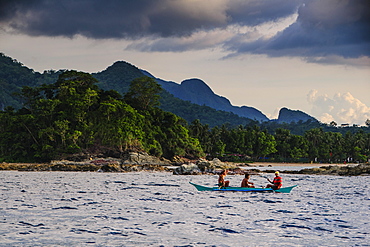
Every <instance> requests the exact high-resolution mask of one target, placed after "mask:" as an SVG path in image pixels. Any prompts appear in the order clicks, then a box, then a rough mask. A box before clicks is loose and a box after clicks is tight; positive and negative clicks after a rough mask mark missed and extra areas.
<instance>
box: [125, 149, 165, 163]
mask: <svg viewBox="0 0 370 247" xmlns="http://www.w3.org/2000/svg"><path fill="white" fill-rule="evenodd" d="M130 164H135V165H144V164H152V165H161V166H169V165H171V164H172V163H171V161H169V160H167V159H165V158H158V157H155V156H150V155H149V154H147V153H144V152H130V153H127V154H124V155H123V158H122V165H130Z"/></svg>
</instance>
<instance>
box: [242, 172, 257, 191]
mask: <svg viewBox="0 0 370 247" xmlns="http://www.w3.org/2000/svg"><path fill="white" fill-rule="evenodd" d="M250 177H251V175H250V174H248V173H246V174H245V177H244V179H243V181H242V184H241V185H240V187H247V188H255V187H254V183H252V182H249V178H250Z"/></svg>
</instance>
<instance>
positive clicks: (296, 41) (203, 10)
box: [0, 0, 370, 63]
mask: <svg viewBox="0 0 370 247" xmlns="http://www.w3.org/2000/svg"><path fill="white" fill-rule="evenodd" d="M292 16H294V19H293V21H292V23H289V24H288V25H287V26H286V27H283V29H282V30H278V31H276V32H275V33H274V32H269V31H271V30H267V31H268V32H266V30H263V29H264V26H266V25H267V26H270V29H273V28H272V27H274V25H275V24H276V25H278V24H279V23H281V22H282V21H283V20H286V18H289V17H292ZM369 27H370V1H367V0H347V1H346V0H327V1H320V0H293V1H285V0H210V1H204V0H192V1H188V0H136V1H120V0H107V1H100V0H77V1H76V0H64V1H57V0H54V1H53V0H28V1H26V0H12V1H10V0H0V29H1V30H2V32H8V33H9V32H10V33H21V34H26V35H30V36H49V37H56V36H58V37H70V38H73V37H75V36H77V35H81V36H85V37H88V38H91V39H125V40H131V41H132V44H131V45H129V46H128V47H127V49H135V50H142V51H173V52H178V51H187V50H200V49H209V48H215V47H219V48H221V49H223V50H224V51H226V52H227V53H229V54H230V55H240V54H248V53H252V54H266V55H268V56H276V57H280V56H298V57H303V58H304V59H306V60H307V61H310V62H321V63H336V61H339V60H341V59H342V58H349V59H353V58H361V57H369V56H370V30H369ZM265 29H266V28H265ZM264 31H265V32H264ZM323 57H331V58H335V59H323ZM338 58H339V59H338ZM365 61H366V62H368V60H365ZM366 62H365V63H366Z"/></svg>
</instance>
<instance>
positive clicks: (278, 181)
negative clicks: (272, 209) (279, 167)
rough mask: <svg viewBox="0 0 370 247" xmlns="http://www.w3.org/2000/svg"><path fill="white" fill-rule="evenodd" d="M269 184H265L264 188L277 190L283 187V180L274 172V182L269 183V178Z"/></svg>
mask: <svg viewBox="0 0 370 247" xmlns="http://www.w3.org/2000/svg"><path fill="white" fill-rule="evenodd" d="M267 180H268V181H269V182H270V183H271V184H267V185H266V188H272V189H273V190H278V189H280V188H281V186H283V179H282V178H281V177H280V176H279V172H278V171H276V172H275V177H274V180H273V181H271V180H270V179H269V178H268V179H267Z"/></svg>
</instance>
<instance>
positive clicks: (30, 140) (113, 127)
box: [0, 56, 370, 162]
mask: <svg viewBox="0 0 370 247" xmlns="http://www.w3.org/2000/svg"><path fill="white" fill-rule="evenodd" d="M2 59H3V63H2V64H1V66H2V68H3V70H1V76H2V78H3V79H2V81H1V84H0V85H1V87H3V88H6V89H9V87H10V88H12V89H14V90H17V92H18V95H17V96H14V95H11V94H9V93H8V94H4V91H0V93H1V99H2V100H3V101H2V104H3V105H5V104H7V105H8V106H7V107H4V110H3V111H0V162H1V161H7V162H12V161H13V162H14V161H18V162H19V161H21V162H30V161H49V160H52V159H58V158H64V157H68V156H71V155H75V154H79V153H85V154H89V155H96V154H100V155H105V156H115V157H119V156H121V155H122V154H123V153H125V152H127V151H132V150H135V151H144V152H147V153H149V154H151V155H155V156H158V157H166V158H168V159H172V158H173V157H175V156H185V157H189V158H197V157H203V156H205V154H207V156H208V157H210V158H212V157H219V158H221V159H223V160H233V161H258V160H266V159H267V160H270V161H288V162H297V161H305V162H310V161H313V162H366V161H367V160H368V159H369V157H370V128H368V127H361V128H359V127H347V128H337V127H335V126H334V125H332V126H328V125H324V124H321V123H319V122H317V121H313V120H312V119H308V121H306V122H302V121H298V122H293V123H290V124H288V123H279V122H277V121H270V122H263V123H260V122H257V121H252V120H250V119H246V118H240V117H238V116H237V115H235V114H232V113H227V112H221V111H215V110H214V109H212V108H210V107H205V106H198V105H195V104H191V103H190V102H185V101H182V100H180V99H178V98H175V97H173V95H171V94H169V93H168V92H166V91H163V90H161V87H160V85H159V84H158V83H157V82H156V81H155V80H154V79H153V78H150V77H138V76H139V75H141V74H140V73H137V71H138V70H137V68H136V69H135V68H134V67H133V66H131V65H128V64H126V63H123V64H120V63H122V62H119V63H118V64H119V65H122V66H119V67H116V66H112V67H111V68H109V70H108V69H107V70H106V71H103V72H101V73H99V74H94V76H95V77H94V76H93V75H90V74H88V73H83V72H76V71H45V72H43V73H42V74H41V73H37V72H34V71H33V70H30V69H28V68H26V67H24V66H23V65H22V64H21V63H19V62H17V61H15V60H12V59H10V58H7V57H4V56H2ZM115 65H117V64H115ZM127 66H128V68H129V69H123V70H124V72H122V73H120V72H119V71H118V72H117V71H116V73H114V70H116V69H120V68H124V67H127ZM111 69H113V70H111ZM110 72H112V73H110ZM12 73H13V74H12ZM125 73H126V74H125ZM97 78H99V79H100V80H101V81H99V80H98V79H97ZM113 82H114V83H115V84H114V87H113V86H112V85H110V84H111V83H113ZM23 83H28V85H23ZM127 85H128V86H127ZM110 86H112V87H113V88H116V89H117V90H118V89H119V90H122V91H125V92H124V93H122V94H120V93H119V92H117V91H116V90H111V88H110ZM104 88H105V89H104ZM7 92H9V91H7ZM7 97H9V98H7ZM13 97H16V98H13ZM11 99H17V100H18V101H16V102H18V103H19V104H20V102H22V104H20V105H21V107H20V106H18V107H17V105H16V104H15V105H12V104H8V103H6V102H10V101H11ZM12 106H13V107H12ZM158 106H161V107H162V108H166V109H170V111H172V113H171V112H168V111H164V110H163V109H160V108H159V107H158ZM15 108H16V109H15ZM177 112H179V114H178V115H180V114H182V115H183V116H184V117H185V118H186V120H187V121H186V120H185V119H184V118H182V117H180V116H178V115H176V114H177ZM174 113H176V114H174ZM208 123H211V124H208Z"/></svg>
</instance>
